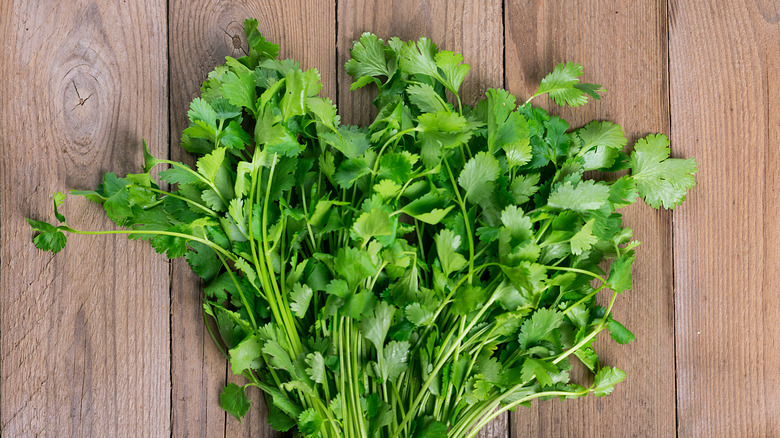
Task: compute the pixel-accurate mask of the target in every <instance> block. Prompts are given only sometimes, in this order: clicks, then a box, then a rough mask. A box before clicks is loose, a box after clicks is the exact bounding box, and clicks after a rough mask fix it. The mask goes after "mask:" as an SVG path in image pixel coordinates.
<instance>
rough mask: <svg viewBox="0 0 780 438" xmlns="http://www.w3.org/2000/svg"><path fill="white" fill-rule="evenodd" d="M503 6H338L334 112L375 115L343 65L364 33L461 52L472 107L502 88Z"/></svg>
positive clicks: (486, 1)
mask: <svg viewBox="0 0 780 438" xmlns="http://www.w3.org/2000/svg"><path fill="white" fill-rule="evenodd" d="M502 12H503V9H502V3H501V2H500V1H497V0H481V1H465V0H457V1H450V2H428V1H391V2H387V1H378V0H374V1H365V2H364V1H356V0H342V1H339V2H338V20H337V22H338V31H337V34H338V68H339V84H338V90H339V101H338V106H339V114H340V115H341V118H342V121H343V123H349V124H360V125H367V124H369V123H371V122H372V121H373V119H374V117H376V109H375V108H374V106H373V105H372V104H371V101H372V100H373V96H374V92H373V91H372V90H369V89H368V87H367V88H366V89H359V90H355V91H350V89H349V87H350V85H351V84H352V78H351V77H350V76H349V75H348V74H347V73H346V71H345V70H344V68H343V66H344V64H345V63H346V62H347V60H348V59H349V58H350V56H349V50H350V48H351V47H352V42H353V41H355V40H357V39H358V38H360V35H361V34H362V33H363V32H372V33H374V34H376V35H378V36H379V37H380V38H382V39H385V40H387V39H388V38H390V37H393V36H397V37H399V38H401V39H402V40H416V39H418V38H420V37H428V38H430V39H431V40H432V41H433V42H434V43H436V44H437V45H438V46H439V48H441V49H445V50H453V51H455V52H457V53H462V54H463V57H464V61H465V62H466V63H467V64H469V65H470V66H471V70H470V73H469V76H468V77H467V78H466V80H465V82H464V84H463V87H462V90H463V91H462V93H461V98H462V100H463V103H464V104H468V105H473V104H475V103H476V102H477V100H478V99H480V98H484V96H485V91H486V90H487V89H488V88H490V87H503V85H504V81H503V79H504V68H503V57H504V41H503V40H504V36H503V21H502ZM507 422H508V418H507V416H506V415H501V416H500V417H498V418H496V420H494V421H493V422H492V423H490V424H489V425H488V426H487V427H485V428H484V429H483V430H482V431H481V432H480V434H479V436H480V437H482V438H487V437H491V438H493V437H496V438H498V437H506V436H508V433H509V432H508V423H507Z"/></svg>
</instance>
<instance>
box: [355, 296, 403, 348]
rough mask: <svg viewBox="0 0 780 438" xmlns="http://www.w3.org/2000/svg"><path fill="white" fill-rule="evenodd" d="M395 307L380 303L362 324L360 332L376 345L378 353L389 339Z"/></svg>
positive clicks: (383, 302)
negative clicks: (388, 333) (387, 338)
mask: <svg viewBox="0 0 780 438" xmlns="http://www.w3.org/2000/svg"><path fill="white" fill-rule="evenodd" d="M394 314H395V307H393V306H391V305H390V304H388V303H387V302H385V301H380V302H379V304H377V305H376V307H375V308H374V310H373V311H372V312H371V314H370V315H369V316H367V317H366V318H363V320H362V321H361V322H360V332H361V333H362V334H363V336H364V337H365V338H366V339H368V340H369V341H371V343H372V344H374V348H376V349H377V351H379V350H382V349H383V347H384V343H385V338H386V337H387V331H388V330H389V329H390V325H391V324H392V323H393V315H394Z"/></svg>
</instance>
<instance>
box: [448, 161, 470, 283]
mask: <svg viewBox="0 0 780 438" xmlns="http://www.w3.org/2000/svg"><path fill="white" fill-rule="evenodd" d="M444 165H445V166H446V167H447V173H448V174H449V176H450V182H451V183H452V189H453V190H454V191H455V196H456V197H457V200H458V205H460V209H461V211H462V212H463V223H464V224H465V225H466V236H467V238H468V241H469V275H468V279H469V284H471V283H472V280H473V275H474V236H473V235H472V233H471V224H470V223H469V212H468V210H467V209H466V203H465V202H463V198H462V197H461V196H460V190H459V189H458V183H457V182H456V181H455V176H454V175H453V174H452V169H450V163H449V161H447V158H444Z"/></svg>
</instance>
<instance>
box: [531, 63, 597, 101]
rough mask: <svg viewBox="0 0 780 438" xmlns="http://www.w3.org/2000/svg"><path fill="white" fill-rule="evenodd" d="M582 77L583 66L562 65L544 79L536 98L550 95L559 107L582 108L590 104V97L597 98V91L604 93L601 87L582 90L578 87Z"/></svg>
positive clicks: (595, 86)
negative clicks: (581, 106)
mask: <svg viewBox="0 0 780 438" xmlns="http://www.w3.org/2000/svg"><path fill="white" fill-rule="evenodd" d="M580 76H582V66H581V65H580V64H577V63H574V62H567V63H565V64H564V63H560V64H558V65H556V66H555V68H553V71H552V72H551V73H550V74H548V75H547V76H545V77H544V78H543V79H542V82H541V84H540V85H539V89H538V90H537V91H536V93H534V96H539V95H541V94H545V93H549V95H550V97H551V98H552V100H553V101H554V102H555V103H556V104H557V105H561V106H563V105H569V106H580V105H584V104H586V103H587V102H588V95H591V96H597V95H598V94H596V92H597V91H603V90H602V89H601V88H600V87H601V86H600V85H593V84H582V85H589V86H588V87H585V89H582V88H581V87H578V86H577V85H580V84H579V77H580Z"/></svg>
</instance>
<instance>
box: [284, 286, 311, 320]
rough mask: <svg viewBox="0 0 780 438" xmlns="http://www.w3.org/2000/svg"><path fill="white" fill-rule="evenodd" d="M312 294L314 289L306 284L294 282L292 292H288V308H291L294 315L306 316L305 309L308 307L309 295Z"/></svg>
mask: <svg viewBox="0 0 780 438" xmlns="http://www.w3.org/2000/svg"><path fill="white" fill-rule="evenodd" d="M313 295H314V291H312V289H311V288H310V287H309V286H308V285H301V284H300V283H295V285H294V286H293V290H292V292H290V298H291V299H292V301H291V302H290V309H292V311H293V313H294V314H295V316H297V317H298V318H303V317H304V316H306V311H307V310H308V309H309V303H310V302H311V297H312V296H313Z"/></svg>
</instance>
